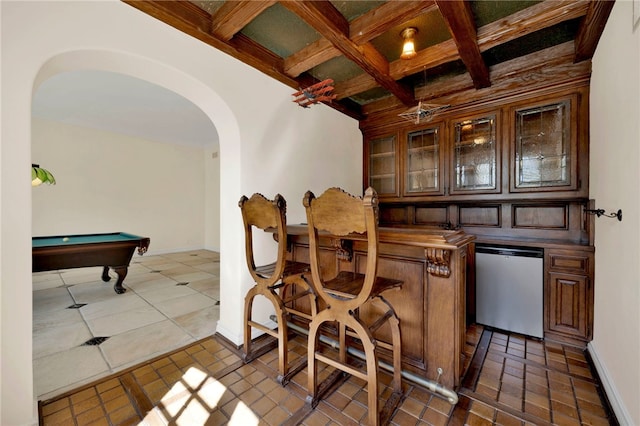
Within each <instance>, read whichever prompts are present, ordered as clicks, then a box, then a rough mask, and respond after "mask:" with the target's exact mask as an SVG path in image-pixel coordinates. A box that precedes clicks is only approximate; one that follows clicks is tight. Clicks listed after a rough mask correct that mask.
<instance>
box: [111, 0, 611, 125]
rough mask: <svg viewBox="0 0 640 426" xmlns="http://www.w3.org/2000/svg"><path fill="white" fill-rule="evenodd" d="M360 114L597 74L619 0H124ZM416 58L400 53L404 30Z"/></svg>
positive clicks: (360, 116)
mask: <svg viewBox="0 0 640 426" xmlns="http://www.w3.org/2000/svg"><path fill="white" fill-rule="evenodd" d="M124 1H125V2H126V3H128V4H130V5H131V6H133V7H135V8H137V9H140V10H141V11H143V12H145V13H147V14H149V15H151V16H154V17H155V18H157V19H159V20H161V21H163V22H165V23H167V24H168V25H171V26H173V27H175V28H177V29H179V30H181V31H183V32H185V33H187V34H189V35H191V36H193V37H196V38H198V39H199V40H202V41H203V42H205V43H208V44H209V45H211V46H213V47H214V48H217V49H220V50H222V51H224V52H226V53H228V54H229V55H232V56H234V57H236V58H238V59H239V60H241V61H243V62H245V63H246V64H248V65H250V66H252V67H254V68H256V69H258V70H260V71H262V72H263V73H265V74H267V75H269V76H271V77H273V78H275V79H277V80H279V81H281V82H283V83H284V84H287V85H289V86H290V87H291V88H292V89H295V90H298V89H304V88H306V87H308V86H310V85H312V84H314V83H317V82H319V81H322V80H325V79H332V80H333V81H334V91H333V93H334V94H335V99H333V100H329V101H326V102H325V103H326V104H327V105H329V106H331V107H332V108H335V109H337V110H339V111H341V112H343V113H345V114H348V115H349V116H352V117H354V118H357V119H359V120H363V119H366V118H367V117H369V116H371V115H372V114H374V115H375V114H378V113H383V112H385V111H395V110H397V111H402V110H403V109H405V110H406V109H407V108H410V107H414V106H415V105H416V104H417V103H418V102H419V101H423V102H425V103H431V102H440V103H442V102H447V103H461V102H468V101H469V100H472V99H473V98H474V96H479V94H480V93H486V91H487V90H493V91H495V92H496V93H499V92H500V91H501V90H502V91H504V90H514V88H517V87H518V86H522V87H526V86H527V85H530V84H531V82H532V81H536V80H540V79H545V80H554V79H558V80H561V79H570V78H572V75H578V74H580V75H583V74H584V73H589V72H590V59H591V57H592V56H593V53H594V51H595V49H596V46H597V43H598V40H599V39H600V35H601V33H602V31H603V29H604V25H605V23H606V21H607V18H608V17H609V14H610V12H611V8H612V7H613V1H609V0H592V1H583V0H578V1H575V0H573V1H560V0H545V1H509V0H477V1H474V0H422V1H412V0H394V1H337V0H331V1H327V0H318V1H294V0H287V1H275V0H269V1H259V0H246V1H157V0H147V1H140V0H124ZM407 27H413V28H416V29H417V30H418V31H417V34H416V36H415V44H416V50H417V54H416V55H415V57H413V58H411V59H401V58H400V53H401V48H402V42H403V39H402V37H401V32H402V31H403V30H404V29H405V28H407Z"/></svg>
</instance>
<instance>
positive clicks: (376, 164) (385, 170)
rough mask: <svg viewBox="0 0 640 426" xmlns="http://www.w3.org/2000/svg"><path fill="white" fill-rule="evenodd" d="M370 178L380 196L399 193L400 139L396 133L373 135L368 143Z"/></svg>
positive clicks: (366, 183) (366, 184) (367, 183)
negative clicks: (398, 151)
mask: <svg viewBox="0 0 640 426" xmlns="http://www.w3.org/2000/svg"><path fill="white" fill-rule="evenodd" d="M367 148H368V149H367V154H368V155H367V156H366V157H365V158H368V164H366V165H365V170H367V171H368V179H367V182H365V186H371V187H373V188H374V189H375V190H376V192H377V193H378V195H379V196H380V197H385V196H397V195H398V192H399V191H398V155H397V150H398V141H397V136H396V135H395V134H390V135H383V136H380V137H373V138H371V139H369V140H368V143H367Z"/></svg>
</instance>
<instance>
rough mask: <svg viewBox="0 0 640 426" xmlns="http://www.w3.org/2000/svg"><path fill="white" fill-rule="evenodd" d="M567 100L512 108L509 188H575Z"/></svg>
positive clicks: (570, 120)
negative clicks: (512, 132) (511, 151)
mask: <svg viewBox="0 0 640 426" xmlns="http://www.w3.org/2000/svg"><path fill="white" fill-rule="evenodd" d="M571 109H572V108H571V100H570V99H567V100H563V101H560V102H556V103H551V104H545V105H540V106H535V107H531V108H521V109H516V110H515V111H514V119H515V126H514V127H515V138H514V142H515V147H514V152H513V153H514V155H515V158H514V163H513V166H514V169H513V174H514V175H513V181H512V185H511V186H512V188H511V190H512V191H518V190H522V191H527V190H528V191H531V190H543V191H553V190H572V189H575V188H576V183H577V182H576V180H577V177H576V176H575V170H576V164H575V162H576V161H577V159H576V148H575V147H576V135H575V132H574V131H572V128H573V125H574V124H573V123H574V122H575V120H572V115H571V114H572V111H571Z"/></svg>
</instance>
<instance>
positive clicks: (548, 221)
mask: <svg viewBox="0 0 640 426" xmlns="http://www.w3.org/2000/svg"><path fill="white" fill-rule="evenodd" d="M512 218H513V225H512V226H513V227H514V228H536V229H569V226H568V219H569V212H568V210H567V206H566V205H558V206H544V205H543V206H538V205H514V206H513V214H512Z"/></svg>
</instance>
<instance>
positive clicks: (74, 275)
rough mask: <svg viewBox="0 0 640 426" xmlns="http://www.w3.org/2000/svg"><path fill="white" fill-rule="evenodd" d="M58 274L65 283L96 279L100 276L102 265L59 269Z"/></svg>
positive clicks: (72, 283)
mask: <svg viewBox="0 0 640 426" xmlns="http://www.w3.org/2000/svg"><path fill="white" fill-rule="evenodd" d="M60 276H61V277H62V280H63V281H64V283H65V284H67V285H74V284H79V283H86V282H90V281H98V280H101V278H100V277H102V267H101V266H99V267H94V268H76V269H64V270H62V271H60Z"/></svg>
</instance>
